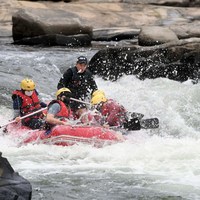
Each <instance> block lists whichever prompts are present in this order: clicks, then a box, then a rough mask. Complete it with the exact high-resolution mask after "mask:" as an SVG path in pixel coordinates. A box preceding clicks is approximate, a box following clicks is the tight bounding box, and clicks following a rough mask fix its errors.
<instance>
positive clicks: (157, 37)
mask: <svg viewBox="0 0 200 200" xmlns="http://www.w3.org/2000/svg"><path fill="white" fill-rule="evenodd" d="M177 40H178V37H177V36H176V34H175V33H174V32H173V31H172V30H170V29H169V28H167V27H160V26H143V27H142V28H141V30H140V33H139V36H138V43H139V45H141V46H153V45H158V44H163V43H167V42H171V41H177Z"/></svg>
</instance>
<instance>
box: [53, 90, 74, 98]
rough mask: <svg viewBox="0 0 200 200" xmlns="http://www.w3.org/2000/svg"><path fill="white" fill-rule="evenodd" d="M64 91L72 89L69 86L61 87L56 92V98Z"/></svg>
mask: <svg viewBox="0 0 200 200" xmlns="http://www.w3.org/2000/svg"><path fill="white" fill-rule="evenodd" d="M62 92H70V93H71V91H70V89H68V88H60V89H59V90H58V91H57V92H56V98H57V97H58V96H59V95H60V94H61V93H62Z"/></svg>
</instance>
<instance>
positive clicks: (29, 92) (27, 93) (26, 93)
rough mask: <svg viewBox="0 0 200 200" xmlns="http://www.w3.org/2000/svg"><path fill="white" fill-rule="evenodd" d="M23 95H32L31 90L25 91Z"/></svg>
mask: <svg viewBox="0 0 200 200" xmlns="http://www.w3.org/2000/svg"><path fill="white" fill-rule="evenodd" d="M24 93H25V95H26V96H29V97H30V96H32V94H33V90H30V91H28V90H26V91H25V92H24Z"/></svg>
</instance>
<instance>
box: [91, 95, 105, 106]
mask: <svg viewBox="0 0 200 200" xmlns="http://www.w3.org/2000/svg"><path fill="white" fill-rule="evenodd" d="M106 101H107V98H106V97H105V95H104V94H102V93H99V94H96V95H95V96H93V97H92V99H91V104H92V105H96V104H99V103H101V102H106Z"/></svg>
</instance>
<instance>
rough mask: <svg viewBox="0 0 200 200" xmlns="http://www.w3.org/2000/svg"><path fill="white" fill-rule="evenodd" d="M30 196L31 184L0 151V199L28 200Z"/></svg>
mask: <svg viewBox="0 0 200 200" xmlns="http://www.w3.org/2000/svg"><path fill="white" fill-rule="evenodd" d="M31 196H32V187H31V184H30V183H29V182H28V181H27V180H26V179H24V178H23V177H21V176H20V175H19V174H18V173H17V172H15V171H14V170H13V168H12V167H11V165H10V163H9V162H8V160H7V159H6V158H3V157H2V156H1V153H0V200H30V199H31Z"/></svg>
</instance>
